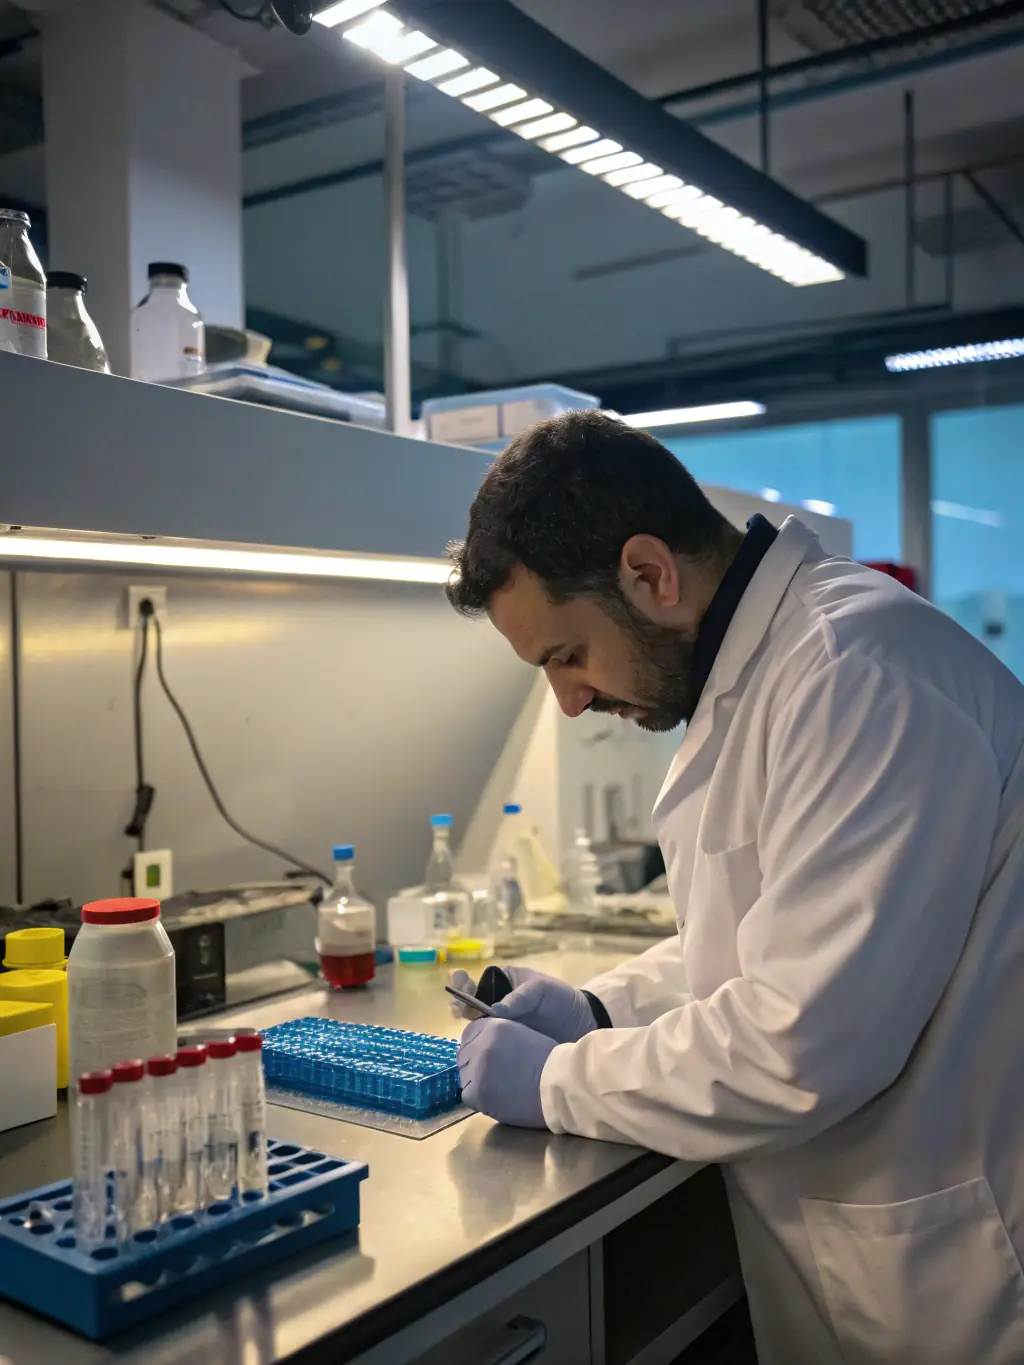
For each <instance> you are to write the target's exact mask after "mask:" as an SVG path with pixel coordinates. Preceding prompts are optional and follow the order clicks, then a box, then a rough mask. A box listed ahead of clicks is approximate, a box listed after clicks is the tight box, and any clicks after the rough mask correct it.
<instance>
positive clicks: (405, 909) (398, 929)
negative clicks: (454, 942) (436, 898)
mask: <svg viewBox="0 0 1024 1365" xmlns="http://www.w3.org/2000/svg"><path fill="white" fill-rule="evenodd" d="M387 923H388V942H389V943H390V944H391V946H392V948H414V947H419V946H420V945H421V944H424V943H432V942H433V938H434V912H433V910H432V909H431V907H430V906H429V905H428V904H427V903H426V901H425V900H424V899H423V892H422V890H413V891H400V892H399V893H398V895H397V896H392V897H391V899H390V900H389V901H388V913H387Z"/></svg>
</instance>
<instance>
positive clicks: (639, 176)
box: [601, 161, 664, 190]
mask: <svg viewBox="0 0 1024 1365" xmlns="http://www.w3.org/2000/svg"><path fill="white" fill-rule="evenodd" d="M601 178H602V180H603V181H604V183H605V184H606V185H612V186H613V187H614V188H615V189H617V190H621V189H623V188H624V187H625V186H626V185H634V184H636V183H637V182H638V181H639V182H643V181H644V180H663V179H664V176H663V175H662V172H661V167H660V166H652V165H651V163H650V162H649V161H643V162H641V163H640V165H639V166H626V167H625V169H624V170H621V171H606V172H605V174H604V175H603V176H602V177H601Z"/></svg>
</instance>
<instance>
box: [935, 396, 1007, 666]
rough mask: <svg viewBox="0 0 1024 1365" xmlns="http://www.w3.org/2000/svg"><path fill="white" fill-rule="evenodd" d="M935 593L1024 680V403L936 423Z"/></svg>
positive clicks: (938, 418) (947, 416)
mask: <svg viewBox="0 0 1024 1365" xmlns="http://www.w3.org/2000/svg"><path fill="white" fill-rule="evenodd" d="M931 436H932V515H933V522H932V550H933V570H932V581H933V594H934V597H935V601H936V603H937V605H938V606H940V607H942V608H943V610H944V611H948V612H949V614H950V615H951V616H953V617H955V619H956V620H957V621H959V622H960V624H961V625H962V626H964V627H966V629H967V630H969V631H970V632H971V634H972V635H976V636H977V637H978V638H979V639H982V640H984V641H985V643H986V644H987V645H988V646H989V647H990V648H991V649H992V650H993V651H994V652H995V653H996V654H998V655H999V657H1000V658H1001V659H1002V660H1003V662H1004V663H1006V664H1007V665H1008V666H1009V667H1010V668H1011V669H1012V670H1013V671H1014V672H1015V673H1016V675H1017V677H1018V678H1021V679H1024V405H1016V406H1013V407H997V408H972V409H970V410H967V411H959V412H941V413H937V414H936V415H935V416H934V417H933V418H932V434H931Z"/></svg>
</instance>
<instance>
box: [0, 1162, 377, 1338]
mask: <svg viewBox="0 0 1024 1365" xmlns="http://www.w3.org/2000/svg"><path fill="white" fill-rule="evenodd" d="M267 1157H268V1163H269V1166H268V1170H269V1175H270V1190H269V1192H268V1193H267V1194H266V1195H260V1194H256V1195H246V1194H244V1195H242V1196H241V1197H240V1198H239V1197H238V1196H236V1197H235V1198H233V1199H230V1200H223V1201H221V1202H220V1203H216V1204H211V1205H210V1206H209V1208H206V1209H204V1210H202V1211H201V1212H199V1213H196V1214H189V1215H183V1216H180V1217H175V1218H171V1219H170V1220H169V1222H167V1223H165V1224H164V1225H163V1226H161V1227H159V1228H148V1229H146V1230H145V1231H144V1232H138V1233H136V1234H135V1236H134V1237H132V1238H131V1239H130V1240H129V1241H128V1242H126V1243H121V1244H120V1245H118V1244H116V1243H115V1242H114V1240H113V1238H112V1237H111V1238H110V1239H109V1240H108V1241H106V1242H104V1243H103V1244H102V1245H100V1246H99V1247H96V1248H95V1249H93V1250H83V1249H81V1248H80V1247H79V1246H78V1245H77V1244H76V1242H75V1229H74V1221H73V1219H72V1216H71V1215H72V1209H73V1202H74V1186H73V1184H72V1182H71V1181H70V1180H65V1181H63V1182H61V1183H59V1184H56V1185H47V1186H44V1187H43V1188H42V1189H38V1190H28V1191H26V1192H25V1193H24V1194H18V1195H13V1196H12V1197H11V1198H10V1199H4V1200H0V1295H2V1296H3V1297H4V1298H8V1299H13V1300H14V1301H15V1302H17V1303H20V1304H23V1305H24V1306H25V1307H27V1308H32V1309H35V1311H36V1312H38V1313H42V1314H44V1315H45V1316H46V1317H49V1318H54V1319H56V1321H57V1322H62V1323H64V1325H65V1326H67V1327H71V1328H73V1329H74V1330H75V1331H76V1332H80V1333H81V1334H82V1335H83V1336H86V1337H90V1338H92V1340H93V1341H103V1340H105V1339H106V1338H107V1337H109V1336H113V1335H114V1334H115V1333H117V1332H121V1331H124V1330H125V1329H126V1328H128V1327H134V1326H136V1325H137V1324H138V1323H140V1322H144V1321H146V1319H148V1318H151V1317H154V1316H156V1315H157V1314H159V1313H161V1312H163V1311H164V1310H166V1309H168V1308H171V1307H173V1306H174V1305H175V1304H178V1303H184V1302H186V1301H191V1300H192V1299H195V1298H196V1297H197V1296H198V1295H200V1294H206V1293H209V1292H210V1291H211V1290H214V1289H219V1288H221V1287H222V1286H223V1285H225V1284H228V1283H229V1282H230V1281H232V1280H236V1279H238V1278H240V1277H241V1276H244V1275H247V1274H249V1273H250V1272H252V1271H254V1270H258V1269H259V1268H260V1267H262V1266H265V1265H270V1264H276V1263H277V1262H278V1261H280V1260H281V1259H282V1258H283V1257H286V1256H290V1255H291V1254H292V1252H296V1251H303V1250H305V1249H306V1248H308V1247H310V1246H313V1245H314V1244H315V1243H317V1242H322V1241H325V1240H326V1239H327V1238H329V1237H337V1236H338V1235H339V1234H341V1233H344V1232H349V1231H351V1229H352V1228H355V1227H357V1226H358V1224H359V1183H360V1181H361V1180H363V1179H365V1177H366V1175H367V1174H368V1170H367V1167H366V1166H365V1165H364V1164H363V1163H362V1162H359V1161H343V1160H341V1159H339V1158H336V1157H331V1156H328V1155H327V1154H326V1153H324V1152H316V1151H313V1150H311V1149H310V1148H308V1147H300V1146H299V1145H298V1144H297V1143H291V1142H275V1141H274V1140H273V1139H271V1140H270V1141H269V1142H268V1144H267ZM33 1205H35V1206H37V1209H38V1210H39V1211H40V1217H38V1218H32V1217H30V1213H29V1211H30V1208H31V1207H32V1206H33Z"/></svg>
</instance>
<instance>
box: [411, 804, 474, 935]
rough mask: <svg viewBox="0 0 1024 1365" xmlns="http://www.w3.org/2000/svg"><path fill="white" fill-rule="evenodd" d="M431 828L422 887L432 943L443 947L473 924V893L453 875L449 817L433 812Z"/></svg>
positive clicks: (464, 933)
mask: <svg viewBox="0 0 1024 1365" xmlns="http://www.w3.org/2000/svg"><path fill="white" fill-rule="evenodd" d="M430 828H431V831H432V835H433V847H432V848H431V852H430V858H429V859H428V861H427V870H426V872H425V873H424V875H423V890H424V894H425V896H426V899H427V901H428V903H429V907H430V914H431V922H432V930H431V943H432V944H433V945H434V946H435V947H437V948H444V947H445V946H446V945H447V944H449V943H452V942H459V941H460V940H465V939H467V938H468V937H469V935H470V932H471V927H472V920H473V910H472V897H471V896H470V894H469V892H468V891H467V890H466V889H465V887H464V886H463V885H462V883H461V882H460V881H459V880H458V878H457V877H456V876H455V860H454V858H453V857H452V850H451V832H452V817H451V816H450V815H432V816H431V817H430Z"/></svg>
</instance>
